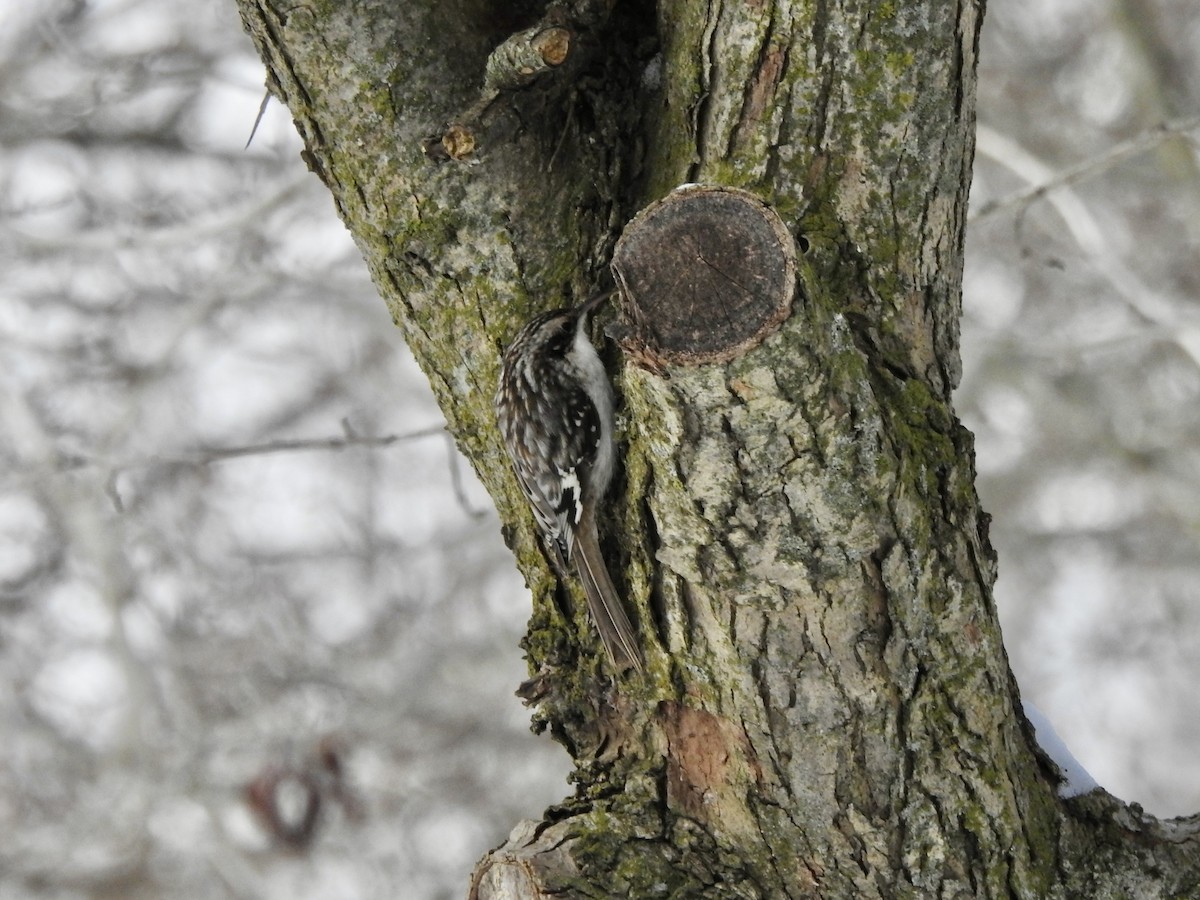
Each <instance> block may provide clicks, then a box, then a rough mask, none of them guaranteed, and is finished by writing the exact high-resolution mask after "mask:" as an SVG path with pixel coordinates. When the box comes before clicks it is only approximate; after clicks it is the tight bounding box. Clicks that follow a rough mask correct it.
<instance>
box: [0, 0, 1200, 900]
mask: <svg viewBox="0 0 1200 900" xmlns="http://www.w3.org/2000/svg"><path fill="white" fill-rule="evenodd" d="M982 52H983V65H982V68H981V73H980V91H979V93H980V112H979V120H980V140H979V156H978V160H977V165H976V183H975V185H974V188H973V195H972V208H973V213H972V215H973V219H972V223H971V226H970V228H971V230H970V235H969V239H968V270H967V278H966V296H965V306H966V316H965V319H964V322H963V356H964V367H965V371H966V376H965V378H964V382H963V385H962V387H961V389H960V391H959V393H958V404H959V409H960V412H961V414H962V415H963V416H964V419H965V420H966V422H967V424H968V425H969V426H970V427H971V428H972V430H974V431H975V432H976V433H977V435H978V449H979V468H980V473H981V481H980V490H981V492H982V494H983V499H984V505H985V507H986V508H987V509H988V510H989V511H990V512H991V513H992V514H993V515H994V516H995V522H994V525H993V529H992V535H993V539H994V541H995V543H996V544H997V546H998V549H999V552H1000V573H1001V575H1000V582H999V585H998V600H999V603H1000V609H1001V615H1002V618H1003V622H1004V629H1005V636H1006V642H1007V646H1008V651H1009V655H1010V657H1011V660H1012V664H1013V667H1014V669H1015V671H1016V673H1017V676H1018V678H1019V680H1020V682H1021V684H1022V687H1023V691H1024V694H1025V697H1026V699H1027V700H1031V701H1032V702H1033V703H1035V704H1036V705H1037V706H1038V707H1039V708H1040V709H1041V710H1042V712H1044V713H1045V714H1046V715H1047V716H1048V718H1049V719H1050V720H1051V721H1052V722H1053V724H1054V726H1055V727H1056V729H1057V730H1058V732H1059V734H1060V735H1061V736H1062V737H1063V739H1064V740H1065V742H1066V744H1067V745H1068V746H1069V747H1070V749H1071V750H1072V751H1073V752H1074V754H1075V755H1076V756H1077V757H1078V758H1079V760H1080V761H1081V762H1082V764H1083V765H1084V766H1086V767H1087V769H1088V770H1089V771H1090V772H1091V773H1092V775H1094V776H1095V777H1096V779H1097V780H1098V781H1099V782H1100V783H1101V784H1103V785H1104V786H1105V787H1107V788H1108V789H1109V790H1110V791H1111V792H1112V793H1114V794H1116V795H1118V796H1120V797H1123V798H1125V799H1128V800H1137V801H1139V802H1141V803H1143V804H1144V805H1145V806H1146V807H1147V808H1148V809H1150V810H1151V811H1153V812H1156V813H1159V814H1165V815H1174V814H1183V813H1190V812H1194V811H1196V810H1200V763H1198V762H1197V760H1198V759H1200V754H1197V752H1196V750H1197V745H1198V743H1200V692H1198V691H1196V690H1195V688H1194V686H1195V685H1196V684H1200V654H1198V653H1196V652H1195V651H1194V647H1195V645H1196V641H1197V638H1198V636H1200V304H1198V303H1197V297H1198V295H1200V265H1198V264H1197V260H1198V259H1200V254H1198V252H1197V251H1198V249H1200V165H1198V153H1197V144H1196V143H1195V140H1194V138H1195V136H1196V135H1197V133H1198V129H1197V124H1198V123H1197V120H1196V118H1195V117H1196V116H1197V113H1198V110H1200V9H1198V8H1197V7H1196V4H1195V3H1194V2H1193V0H1172V2H1167V0H1155V2H1149V0H1146V2H1136V0H1127V2H1124V3H1121V2H1112V3H1095V2H1083V0H1057V2H1054V3H1045V2H1043V0H1010V2H1008V3H1004V4H992V6H991V8H990V9H989V11H988V19H987V23H986V26H985V40H984V46H983V51H982ZM262 83H263V71H262V67H261V64H260V63H259V62H258V60H257V58H256V57H255V55H254V53H253V50H252V48H251V46H250V43H249V40H248V39H247V38H246V37H245V36H244V35H243V33H242V31H241V27H240V23H239V21H238V18H237V14H236V11H235V10H234V8H233V5H232V2H231V0H205V2H190V3H183V2H181V0H102V2H85V0H47V2H43V3H38V4H33V3H28V2H21V0H0V84H2V85H3V86H4V89H3V91H0V359H2V361H3V364H2V365H0V460H2V468H0V735H2V736H3V740H2V744H3V753H0V834H3V835H5V839H4V840H3V841H0V900H8V898H25V897H29V898H61V900H68V898H72V900H73V898H83V897H100V896H109V897H114V896H120V897H123V898H143V897H144V898H151V897H161V896H167V895H170V896H187V897H189V898H207V897H214V898H216V897H222V898H223V897H268V898H272V897H279V898H285V897H286V898H292V897H298V898H329V897H347V898H349V897H355V898H359V897H361V898H370V897H392V896H395V892H396V889H397V888H396V886H397V885H403V886H404V892H405V896H411V897H420V898H440V897H460V896H462V895H463V894H464V892H465V887H466V882H467V875H468V873H469V871H470V869H471V867H472V866H473V864H474V862H475V861H476V860H477V859H478V858H479V856H480V855H481V854H482V853H483V852H484V851H486V850H487V849H488V848H489V847H491V846H494V845H495V844H497V843H499V842H500V841H501V840H502V839H503V837H504V836H505V834H506V833H507V831H508V830H509V829H510V828H511V827H512V825H513V824H515V823H516V822H517V821H518V820H519V819H520V818H522V817H537V816H539V815H540V813H541V811H542V809H543V808H544V807H545V806H546V805H547V804H549V803H552V802H554V801H555V800H557V799H559V798H560V797H562V796H564V795H565V794H566V793H568V786H567V784H566V782H565V774H566V772H567V765H566V755H565V754H564V753H562V752H561V751H559V749H558V748H557V746H556V745H554V744H553V743H552V742H551V741H549V740H548V739H544V738H535V737H534V736H532V735H531V734H529V732H528V727H527V723H528V715H527V713H526V711H525V710H524V709H523V708H522V707H521V705H520V703H519V702H518V701H517V699H516V698H515V697H513V696H512V691H513V689H514V688H515V687H516V685H517V684H518V682H519V681H520V680H521V678H522V677H524V674H525V669H524V663H523V662H522V660H521V654H520V651H519V650H518V648H517V641H518V639H519V636H520V634H521V633H522V630H523V628H524V622H525V618H526V616H527V613H528V597H527V595H526V593H525V591H524V589H523V587H522V583H521V581H520V579H519V577H518V576H517V574H516V572H515V570H514V568H513V566H512V563H511V560H510V557H509V555H508V553H507V551H506V550H505V549H504V547H503V545H502V544H501V541H500V537H499V529H498V525H497V522H496V520H495V517H494V514H493V513H492V511H491V509H490V503H489V501H488V498H487V497H486V495H485V494H484V492H483V491H482V490H481V489H480V487H479V486H478V484H477V483H476V482H475V480H474V478H473V476H472V474H471V472H470V469H469V467H468V466H467V465H466V464H465V463H463V462H462V461H461V460H460V459H459V458H458V457H457V455H456V453H455V451H454V450H453V448H452V446H451V445H450V443H449V442H448V440H447V438H446V437H445V435H444V434H443V432H442V431H441V418H440V415H439V413H438V411H437V409H436V407H435V405H434V404H433V402H432V399H431V397H430V395H429V391H428V388H427V386H426V385H425V383H424V380H423V378H422V376H421V375H420V373H419V372H418V371H417V369H416V367H415V365H414V364H413V362H412V360H411V358H410V356H409V355H408V353H407V351H406V349H405V348H404V346H403V344H402V343H401V341H400V338H399V332H398V331H397V330H396V329H395V328H394V327H393V326H392V324H391V322H390V320H389V317H388V314H387V312H386V310H385V308H384V305H383V302H382V301H381V300H379V299H378V298H377V297H376V295H375V294H374V292H373V290H372V288H371V285H370V283H369V281H368V279H367V277H366V274H365V271H364V266H363V265H362V262H361V259H360V258H359V256H358V253H357V251H356V250H355V248H354V246H353V244H352V242H351V241H350V239H349V237H348V236H347V235H346V233H345V232H344V230H343V228H342V226H341V224H340V223H339V222H338V220H337V219H336V216H335V215H334V211H333V205H332V201H331V200H330V199H329V197H328V195H327V194H326V193H325V192H324V190H323V188H322V187H321V185H320V184H319V183H318V182H317V180H316V178H315V177H313V176H311V175H310V174H309V173H308V172H307V171H306V170H305V168H304V166H303V164H302V163H301V162H300V159H299V151H300V144H299V141H298V139H297V137H296V136H295V134H294V132H293V130H292V127H291V123H290V120H289V117H288V115H287V113H286V111H284V110H282V109H280V108H279V107H278V106H277V105H272V106H270V107H269V108H268V110H267V114H266V116H265V118H264V120H263V122H262V124H261V125H260V127H259V129H258V133H257V135H256V136H255V138H254V141H253V143H252V145H251V146H250V148H249V149H243V145H244V144H245V143H246V139H247V137H248V136H249V133H250V129H251V126H252V124H253V122H254V119H255V116H256V114H257V112H258V106H259V103H260V101H261V99H262V94H263V89H262ZM1164 122H1167V123H1175V124H1176V125H1179V126H1180V127H1178V128H1176V130H1177V131H1180V132H1181V133H1182V134H1183V136H1182V137H1180V136H1175V137H1170V136H1169V135H1167V134H1164V133H1163V132H1162V131H1160V130H1155V129H1156V128H1157V127H1158V126H1160V125H1161V124H1162V123H1164ZM1182 126H1189V127H1190V129H1191V130H1190V131H1188V130H1187V129H1186V128H1184V127H1182ZM1076 166H1082V167H1084V169H1083V170H1081V172H1080V175H1079V177H1078V178H1077V179H1075V180H1074V181H1072V182H1071V183H1070V184H1068V185H1066V186H1063V187H1060V188H1059V189H1058V190H1056V191H1054V192H1053V193H1051V194H1049V195H1047V196H1046V197H1044V198H1033V199H1027V200H1026V201H1024V202H1017V201H1014V199H1013V198H1014V197H1017V196H1018V195H1019V194H1020V192H1022V191H1025V190H1027V189H1029V188H1030V187H1031V185H1037V184H1040V183H1043V182H1045V181H1049V180H1051V179H1053V178H1055V177H1056V176H1057V175H1058V174H1059V173H1062V172H1065V171H1068V170H1071V169H1072V168H1073V167H1076ZM276 788H277V789H278V794H279V795H280V796H282V797H284V798H285V799H286V800H287V802H286V803H283V804H282V805H283V806H284V807H285V808H287V809H291V811H292V815H293V816H294V815H295V812H296V807H302V806H303V805H304V803H305V802H307V801H308V800H309V799H310V798H312V797H315V798H318V800H319V803H320V813H319V819H318V822H317V825H316V827H315V828H314V830H313V832H312V833H311V835H301V834H297V835H294V837H293V846H291V847H288V846H285V845H282V844H281V843H280V842H279V840H278V837H276V839H275V840H272V839H271V838H270V837H269V834H268V829H267V828H266V827H265V825H264V821H263V818H262V812H263V808H262V804H261V802H259V801H257V800H256V798H261V797H262V795H263V791H269V790H273V789H276ZM289 804H290V806H289ZM289 821H290V819H289ZM276 830H277V831H278V830H279V829H278V828H277V829H276Z"/></svg>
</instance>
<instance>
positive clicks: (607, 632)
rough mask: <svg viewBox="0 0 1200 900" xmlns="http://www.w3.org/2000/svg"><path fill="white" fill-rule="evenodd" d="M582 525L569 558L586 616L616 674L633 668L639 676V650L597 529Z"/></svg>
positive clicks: (592, 523) (591, 523)
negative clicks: (585, 607) (588, 617)
mask: <svg viewBox="0 0 1200 900" xmlns="http://www.w3.org/2000/svg"><path fill="white" fill-rule="evenodd" d="M588 518H589V519H590V517H588ZM581 525H582V526H583V527H581V528H580V529H579V531H578V532H577V533H576V535H575V544H574V547H573V548H572V553H571V556H572V557H573V558H574V560H575V570H576V571H577V572H578V573H579V580H580V581H581V582H582V583H583V592H584V593H585V594H586V595H587V603H588V612H590V613H591V615H592V621H593V622H595V623H596V630H597V631H598V632H600V640H601V641H602V642H603V644H604V649H605V650H606V651H607V652H608V656H609V659H610V660H612V663H613V665H614V666H616V667H617V669H618V670H620V669H627V668H634V669H637V670H638V671H639V672H640V671H641V670H642V653H641V650H640V649H639V648H638V642H637V632H636V631H634V629H633V625H632V624H630V621H629V617H628V616H626V615H625V609H624V607H623V606H622V605H621V598H620V597H619V596H617V589H616V588H615V587H613V583H612V579H611V578H610V577H609V575H608V567H607V566H606V565H605V564H604V557H603V555H601V553H600V543H599V541H598V540H597V538H596V525H595V523H594V522H592V521H585V522H583V523H581Z"/></svg>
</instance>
